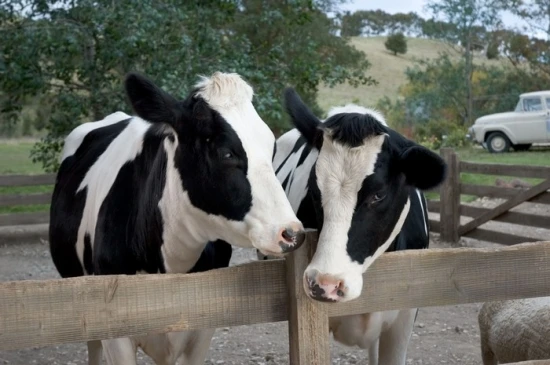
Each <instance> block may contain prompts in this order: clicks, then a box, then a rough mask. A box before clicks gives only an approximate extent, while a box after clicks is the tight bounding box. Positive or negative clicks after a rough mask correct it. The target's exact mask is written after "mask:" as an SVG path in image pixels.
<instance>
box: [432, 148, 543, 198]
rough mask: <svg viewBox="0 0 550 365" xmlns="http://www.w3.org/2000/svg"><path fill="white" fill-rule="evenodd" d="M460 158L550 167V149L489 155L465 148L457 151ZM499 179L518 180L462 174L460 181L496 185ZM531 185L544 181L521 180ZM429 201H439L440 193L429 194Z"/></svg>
mask: <svg viewBox="0 0 550 365" xmlns="http://www.w3.org/2000/svg"><path fill="white" fill-rule="evenodd" d="M435 152H438V151H435ZM456 152H457V154H458V158H459V159H460V160H461V161H468V162H476V163H499V164H508V165H532V166H550V149H547V148H546V149H543V148H536V147H535V148H533V150H531V151H525V152H515V151H512V152H509V153H502V154H494V153H489V152H487V151H486V150H484V149H481V148H463V149H458V150H457V151H456ZM497 178H500V179H501V180H504V181H511V180H513V179H516V178H515V177H510V176H497V175H482V174H470V173H461V174H460V181H461V182H463V183H465V184H474V185H493V186H494V185H495V181H496V179H497ZM521 180H522V181H526V182H528V183H530V184H538V183H539V182H541V181H542V179H531V178H521ZM426 198H427V199H439V193H435V192H434V193H432V192H430V193H427V194H426ZM476 198H477V197H476V196H472V195H462V196H461V200H462V201H464V202H468V201H473V200H475V199H476Z"/></svg>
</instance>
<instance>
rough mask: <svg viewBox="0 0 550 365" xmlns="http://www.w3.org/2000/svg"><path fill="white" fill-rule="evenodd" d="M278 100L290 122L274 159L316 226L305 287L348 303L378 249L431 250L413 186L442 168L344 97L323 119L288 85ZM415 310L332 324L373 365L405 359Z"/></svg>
mask: <svg viewBox="0 0 550 365" xmlns="http://www.w3.org/2000/svg"><path fill="white" fill-rule="evenodd" d="M285 104H286V108H287V111H288V113H289V114H290V117H291V120H292V122H293V124H294V125H295V127H296V129H293V130H291V131H289V132H287V133H285V134H284V135H282V136H281V137H280V138H279V139H278V140H277V144H276V153H275V156H274V159H273V166H274V168H275V172H276V174H277V178H278V179H279V180H280V181H281V183H282V185H283V187H284V189H285V192H286V194H287V196H288V198H289V200H290V203H291V205H292V208H293V209H294V211H295V212H297V215H298V218H299V219H300V220H301V222H302V223H303V224H304V226H305V227H306V228H312V229H317V230H318V231H319V242H318V245H317V250H316V252H315V255H314V256H313V258H312V261H311V263H310V264H309V266H308V267H307V269H306V271H305V272H304V278H303V282H304V289H305V291H306V292H307V294H308V295H309V296H310V297H311V298H313V299H316V300H321V301H330V302H346V301H349V300H353V299H355V298H357V297H358V296H360V294H361V290H362V287H363V273H365V271H367V269H368V268H369V266H370V265H371V264H372V263H373V262H374V260H376V258H377V257H379V256H380V255H381V254H382V253H384V252H387V251H395V250H406V249H423V248H427V247H428V243H429V237H428V232H429V226H428V217H427V210H426V200H425V198H424V196H423V194H422V193H421V191H420V190H425V189H430V188H433V187H435V186H437V185H438V184H440V183H441V182H442V181H443V180H444V178H445V175H446V165H445V163H444V161H443V160H442V159H441V158H440V157H439V156H438V155H437V154H435V153H433V152H431V151H429V150H428V149H426V148H424V147H422V146H420V145H417V144H415V143H414V142H412V141H410V140H408V139H406V138H404V137H403V136H401V135H400V134H399V133H397V132H395V131H394V130H392V129H390V128H389V127H388V126H387V125H386V122H385V121H384V118H383V116H382V115H381V114H380V113H378V112H376V111H374V110H371V109H366V108H363V107H360V106H357V105H354V104H348V105H346V106H343V107H337V108H332V109H331V110H330V112H329V114H328V118H327V119H326V120H325V121H324V122H322V121H320V120H319V119H318V118H317V117H316V116H315V115H314V114H313V113H312V112H311V111H310V110H309V109H308V107H307V106H306V105H304V103H303V102H302V100H301V99H300V97H299V96H298V95H297V94H296V92H295V91H294V90H293V89H287V90H286V91H285ZM258 258H260V259H262V258H265V256H264V255H262V254H258ZM396 270H399V268H396ZM416 312H417V310H416V309H410V310H403V311H387V312H377V313H367V314H361V315H352V316H344V317H336V318H331V319H330V323H329V326H330V330H331V332H332V333H333V335H334V338H335V339H336V340H337V341H339V342H341V343H344V344H346V345H349V346H354V345H357V346H359V347H361V348H367V349H369V364H370V365H373V364H374V365H377V364H383V365H404V364H405V358H406V350H407V345H408V342H409V339H410V336H411V333H412V329H413V324H414V319H415V314H416Z"/></svg>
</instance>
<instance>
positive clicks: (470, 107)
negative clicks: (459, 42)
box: [464, 31, 474, 126]
mask: <svg viewBox="0 0 550 365" xmlns="http://www.w3.org/2000/svg"><path fill="white" fill-rule="evenodd" d="M471 46H472V35H471V32H470V31H468V37H467V40H466V53H465V54H464V57H465V67H464V68H465V70H464V73H465V76H466V77H465V79H466V99H467V100H466V102H467V106H466V120H465V121H464V124H465V125H467V126H469V125H470V124H472V119H473V114H474V95H473V85H472V81H473V80H472V77H473V73H474V72H473V59H472V58H473V55H472V52H471Z"/></svg>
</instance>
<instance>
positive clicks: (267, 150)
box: [198, 73, 299, 252]
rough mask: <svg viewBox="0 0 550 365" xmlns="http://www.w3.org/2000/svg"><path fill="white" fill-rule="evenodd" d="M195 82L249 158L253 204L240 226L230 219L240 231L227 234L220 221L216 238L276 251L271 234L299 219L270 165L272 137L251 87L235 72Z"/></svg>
mask: <svg viewBox="0 0 550 365" xmlns="http://www.w3.org/2000/svg"><path fill="white" fill-rule="evenodd" d="M198 86H199V87H201V88H202V91H199V95H201V96H202V97H203V98H205V100H207V101H208V103H209V105H210V106H211V107H212V108H213V109H215V110H216V111H218V112H219V113H220V114H221V116H222V117H223V118H224V119H225V120H226V121H227V123H229V125H231V127H232V128H233V129H234V130H235V132H236V133H237V135H238V136H239V138H240V140H241V143H242V145H243V148H244V150H245V152H246V155H247V158H248V180H249V182H250V185H251V187H252V197H253V199H252V208H251V210H250V212H249V213H248V214H247V215H246V217H245V219H244V225H243V226H241V224H240V223H238V224H237V223H235V224H234V222H232V224H233V225H232V226H231V227H232V230H233V231H234V232H241V234H239V235H238V236H234V235H229V232H227V229H226V227H223V226H224V225H223V224H222V225H220V226H219V228H220V231H219V233H220V234H223V236H221V237H219V238H222V239H224V240H227V241H229V242H231V243H232V244H234V245H237V246H242V247H253V246H254V247H256V248H259V249H261V250H264V251H266V252H267V251H270V252H277V250H278V249H279V247H278V246H276V247H275V245H278V240H277V241H275V240H274V238H275V237H276V236H277V234H278V232H279V231H280V230H281V228H283V227H288V226H289V224H290V223H294V224H295V225H299V223H298V219H297V218H296V215H295V214H294V211H293V210H292V207H291V206H290V203H288V199H287V197H286V196H285V193H284V191H283V188H282V186H281V184H280V183H279V181H278V180H277V178H276V176H275V172H274V170H273V165H272V157H273V145H274V143H275V137H274V135H273V133H272V132H271V130H270V129H269V127H268V126H267V124H265V122H264V121H263V120H262V119H261V118H260V116H259V115H258V113H257V112H256V109H254V106H253V105H252V96H253V92H252V88H251V87H250V86H249V85H248V84H247V83H246V82H244V81H243V80H242V79H241V78H240V77H239V76H238V75H236V74H220V73H216V74H214V76H212V78H211V79H210V80H209V81H207V80H206V79H203V80H202V81H201V82H200V83H199V84H198ZM224 237H225V238H224Z"/></svg>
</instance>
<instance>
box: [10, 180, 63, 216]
mask: <svg viewBox="0 0 550 365" xmlns="http://www.w3.org/2000/svg"><path fill="white" fill-rule="evenodd" d="M54 182H55V175H54V174H44V175H0V188H2V187H4V188H5V187H11V188H13V187H26V186H41V185H53V184H54ZM51 199H52V194H51V193H50V192H48V193H36V194H0V208H1V207H14V206H21V205H35V204H50V201H51ZM49 221H50V213H49V211H45V212H44V211H43V212H32V213H27V212H24V213H10V214H0V226H16V225H28V224H40V223H49Z"/></svg>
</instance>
